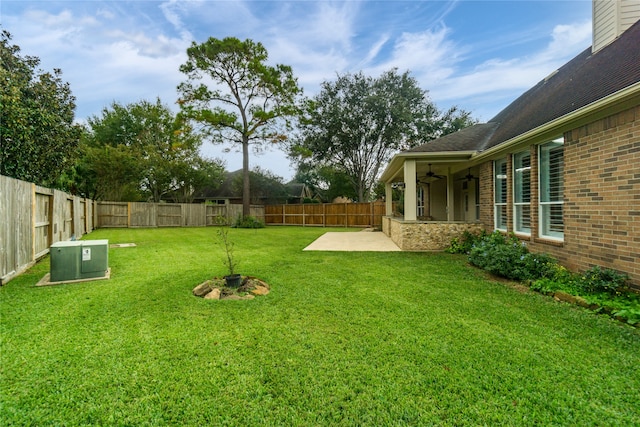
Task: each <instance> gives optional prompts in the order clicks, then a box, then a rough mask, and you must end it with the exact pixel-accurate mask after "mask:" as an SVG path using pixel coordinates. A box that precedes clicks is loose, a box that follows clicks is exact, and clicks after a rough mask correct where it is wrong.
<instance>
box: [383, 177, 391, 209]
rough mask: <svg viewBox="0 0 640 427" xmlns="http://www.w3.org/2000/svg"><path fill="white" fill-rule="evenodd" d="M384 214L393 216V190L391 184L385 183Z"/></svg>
mask: <svg viewBox="0 0 640 427" xmlns="http://www.w3.org/2000/svg"><path fill="white" fill-rule="evenodd" d="M384 214H385V215H386V216H391V215H393V189H392V188H391V183H390V182H385V183H384Z"/></svg>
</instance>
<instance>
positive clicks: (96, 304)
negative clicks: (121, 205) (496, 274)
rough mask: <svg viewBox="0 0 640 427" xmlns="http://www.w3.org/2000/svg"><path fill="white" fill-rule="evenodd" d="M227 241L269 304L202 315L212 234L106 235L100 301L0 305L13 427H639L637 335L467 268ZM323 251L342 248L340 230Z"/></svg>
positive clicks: (282, 242) (34, 294) (219, 271)
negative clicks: (335, 245) (197, 293)
mask: <svg viewBox="0 0 640 427" xmlns="http://www.w3.org/2000/svg"><path fill="white" fill-rule="evenodd" d="M328 230H329V229H319V228H305V229H303V228H284V227H282V228H266V229H259V230H241V229H232V230H231V231H230V236H231V237H232V238H233V240H234V241H235V250H236V254H237V256H238V257H239V258H240V272H241V273H243V274H250V275H254V276H258V277H260V278H262V279H263V280H265V281H266V282H268V283H269V284H270V285H271V293H270V294H269V295H267V296H265V297H258V298H256V299H254V300H251V301H207V300H204V299H200V298H196V297H193V296H192V295H191V290H192V288H193V287H194V286H195V285H197V284H199V283H200V282H202V281H204V280H205V279H207V278H210V277H213V276H222V275H224V273H225V270H224V266H223V264H222V257H223V252H222V248H221V246H220V245H219V244H218V243H217V236H216V229H215V228H186V229H157V230H153V229H152V230H140V229H132V230H128V229H123V230H98V231H95V232H93V233H92V234H90V235H89V236H87V238H89V239H109V241H110V243H129V242H134V243H136V244H137V247H135V248H118V249H110V251H109V257H110V266H111V268H112V277H111V280H108V281H106V280H105V281H95V282H89V283H82V284H68V285H60V286H49V287H38V288H36V287H34V285H35V283H36V282H37V281H38V280H39V279H40V278H41V277H42V276H43V275H44V274H45V273H46V272H47V271H48V268H49V262H48V259H45V260H43V261H42V262H40V263H39V264H37V265H36V266H35V267H34V268H32V269H31V270H30V271H29V272H27V273H25V274H24V275H22V276H20V277H18V278H16V279H14V280H13V281H11V282H10V283H9V284H7V285H6V286H4V287H2V288H0V304H1V305H0V314H1V321H0V327H1V329H0V337H1V339H2V341H1V344H0V345H1V347H0V358H1V360H0V362H1V368H0V369H1V382H0V387H1V388H0V390H1V392H0V420H2V422H1V424H3V425H34V426H43V425H67V426H72V425H130V426H132V425H136V426H137V425H154V426H155V425H192V426H202V425H239V426H253V425H269V426H275V425H283V426H284V425H295V426H317V425H349V426H350V425H376V426H379V425H411V426H417V425H457V426H459V425H490V426H493V425H525V426H531V425H545V426H547V425H581V426H586V425H599V426H601V425H611V426H616V425H619V426H631V425H640V405H639V403H638V401H639V399H638V397H639V396H640V333H639V331H638V330H636V329H633V328H631V327H629V326H626V325H624V324H621V323H619V322H616V321H613V320H611V319H609V318H606V317H602V316H598V315H595V314H593V313H592V312H590V311H587V310H585V309H581V308H577V307H573V306H568V305H565V304H561V303H557V302H554V301H553V300H552V299H551V298H549V297H545V296H542V295H539V294H534V293H529V292H523V291H522V290H518V289H516V288H514V287H510V286H508V285H505V284H502V283H497V282H494V281H491V280H489V279H487V277H486V276H485V275H484V274H483V273H482V272H481V271H479V270H476V269H474V268H472V267H470V266H468V265H467V263H466V261H465V258H464V257H461V256H454V255H448V254H429V253H401V252H395V253H344V252H303V251H302V248H304V247H305V246H306V245H307V244H309V243H310V242H312V241H313V240H314V239H315V238H316V237H318V236H319V235H321V234H322V233H324V232H325V231H328ZM331 231H337V230H336V229H332V230H331Z"/></svg>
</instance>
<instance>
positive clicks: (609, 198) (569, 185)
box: [564, 106, 640, 289]
mask: <svg viewBox="0 0 640 427" xmlns="http://www.w3.org/2000/svg"><path fill="white" fill-rule="evenodd" d="M565 227H566V230H565V244H564V252H565V253H566V257H567V260H566V262H567V264H568V266H569V267H573V268H575V269H578V270H584V269H587V268H589V267H591V266H593V265H600V266H603V267H608V268H613V269H616V270H621V271H624V272H626V273H627V274H629V275H630V276H631V278H632V280H633V282H634V285H635V286H636V287H638V288H639V289H640V106H637V107H634V108H631V109H629V110H626V111H623V112H621V113H619V114H616V115H613V116H610V117H607V118H605V119H602V120H599V121H597V122H594V123H590V124H588V125H586V126H582V127H580V128H578V129H574V130H573V131H571V132H568V133H567V134H566V141H565Z"/></svg>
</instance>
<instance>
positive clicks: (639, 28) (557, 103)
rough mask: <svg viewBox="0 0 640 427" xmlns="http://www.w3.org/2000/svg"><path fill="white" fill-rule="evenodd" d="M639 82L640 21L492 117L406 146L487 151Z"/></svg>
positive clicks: (424, 148)
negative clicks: (420, 142) (421, 142)
mask: <svg viewBox="0 0 640 427" xmlns="http://www.w3.org/2000/svg"><path fill="white" fill-rule="evenodd" d="M638 82H640V21H638V22H636V23H635V24H634V25H633V26H631V27H630V28H629V29H628V30H626V31H625V32H624V33H623V34H622V35H621V36H620V37H619V38H618V39H617V40H615V41H614V42H613V43H611V44H610V45H608V46H606V47H605V48H603V49H601V50H600V51H598V52H596V53H595V54H593V53H591V48H589V49H586V50H584V51H583V52H582V53H580V54H579V55H578V56H576V57H575V58H573V59H572V60H571V61H569V62H568V63H566V64H565V65H563V66H562V67H560V68H559V69H558V70H557V71H556V72H554V73H551V74H550V75H549V77H547V78H545V79H544V80H542V81H541V82H539V83H538V84H537V85H535V86H534V87H533V88H531V89H529V90H528V91H527V92H525V93H524V94H522V95H521V96H520V97H519V98H518V99H516V100H515V101H513V102H512V103H511V104H510V105H509V106H507V107H506V108H505V109H504V110H502V111H501V112H500V113H498V115H496V116H495V117H494V118H492V119H491V120H489V122H488V123H484V124H478V125H474V126H470V127H468V128H465V129H462V130H460V131H458V132H455V133H452V134H449V135H445V136H443V137H441V138H438V139H436V140H433V141H431V142H428V143H426V144H424V145H421V146H419V147H415V148H413V149H410V150H408V151H406V152H440V151H484V150H486V149H488V148H491V147H493V146H496V145H499V144H501V143H503V142H506V141H508V140H510V139H511V138H514V137H516V136H518V135H521V134H523V133H525V132H527V131H530V130H532V129H535V128H536V127H538V126H541V125H543V124H545V123H548V122H551V121H552V120H555V119H557V118H559V117H562V116H564V115H566V114H568V113H571V112H572V111H575V110H577V109H579V108H582V107H585V106H586V105H589V104H591V103H593V102H596V101H598V100H600V99H602V98H605V97H607V96H609V95H611V94H614V93H616V92H618V91H620V90H622V89H624V88H626V87H628V86H631V85H633V84H635V83H638Z"/></svg>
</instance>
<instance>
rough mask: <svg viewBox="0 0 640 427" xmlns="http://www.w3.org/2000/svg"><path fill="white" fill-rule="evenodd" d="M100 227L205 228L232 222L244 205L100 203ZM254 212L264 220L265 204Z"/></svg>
mask: <svg viewBox="0 0 640 427" xmlns="http://www.w3.org/2000/svg"><path fill="white" fill-rule="evenodd" d="M96 211H97V215H96V216H97V221H96V223H97V227H100V228H102V227H105V228H107V227H125V228H135V227H205V226H211V225H220V223H219V219H220V218H223V219H224V223H226V224H231V223H233V221H234V220H235V219H236V218H238V217H239V216H240V215H242V205H229V204H226V205H204V204H189V203H144V202H98V203H97V208H96ZM250 215H251V216H253V217H255V218H257V219H259V220H261V221H264V206H251V211H250Z"/></svg>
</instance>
